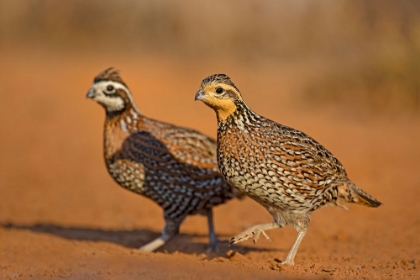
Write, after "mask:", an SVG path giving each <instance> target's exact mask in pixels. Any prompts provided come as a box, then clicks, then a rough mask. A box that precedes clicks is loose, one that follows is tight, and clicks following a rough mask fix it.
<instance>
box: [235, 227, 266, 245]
mask: <svg viewBox="0 0 420 280" xmlns="http://www.w3.org/2000/svg"><path fill="white" fill-rule="evenodd" d="M261 233H262V234H263V235H264V237H265V238H266V239H267V240H268V241H270V242H271V238H270V237H269V236H268V235H267V234H266V233H265V231H264V230H262V229H259V228H258V227H255V228H251V229H249V230H246V231H244V232H241V233H240V234H238V235H235V236H234V237H232V238H231V239H230V241H229V246H230V245H232V244H236V243H239V242H242V241H245V240H247V239H249V238H251V237H253V238H252V241H253V242H254V244H256V243H257V241H258V238H260V234H261Z"/></svg>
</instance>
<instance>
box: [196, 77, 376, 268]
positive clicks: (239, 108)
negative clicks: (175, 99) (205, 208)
mask: <svg viewBox="0 0 420 280" xmlns="http://www.w3.org/2000/svg"><path fill="white" fill-rule="evenodd" d="M195 99H196V100H201V101H203V102H204V103H205V104H206V105H208V106H209V107H211V108H212V109H214V110H215V112H216V116H217V120H218V130H217V156H218V164H219V169H220V171H221V173H222V174H223V176H224V177H225V179H226V180H227V181H228V182H229V183H230V184H231V185H232V186H234V187H236V188H238V189H239V190H240V191H242V192H245V193H246V195H248V196H249V197H251V198H252V199H254V200H255V201H257V202H258V203H260V204H261V205H263V206H264V207H265V208H266V209H267V210H268V212H269V213H270V214H271V215H272V216H273V218H274V222H273V223H268V224H262V225H257V226H254V227H252V228H249V229H247V230H246V231H244V232H243V233H241V234H238V235H236V236H235V237H233V238H232V240H231V243H232V244H234V243H238V242H241V241H243V240H246V239H248V238H250V237H253V239H254V242H256V241H257V239H258V237H259V235H260V234H261V233H262V234H263V235H264V236H265V237H266V238H267V239H269V237H268V236H267V234H266V233H265V232H264V230H269V229H274V228H278V227H284V226H286V225H288V224H289V225H292V226H294V227H295V228H296V230H297V231H298V237H297V239H296V241H295V244H294V245H293V247H292V249H291V250H290V252H289V254H288V256H287V258H286V260H285V261H284V262H283V263H285V264H289V265H293V263H294V257H295V255H296V252H297V249H298V247H299V245H300V242H301V241H302V239H303V237H304V235H305V233H306V230H307V228H308V226H309V223H310V216H309V215H310V214H311V213H312V212H313V211H314V210H316V209H318V208H320V207H322V206H325V205H337V206H342V207H345V204H346V203H347V202H351V203H356V204H361V205H366V206H370V207H378V206H379V205H381V203H380V202H379V201H377V200H376V199H375V198H373V197H372V196H370V195H369V194H367V193H366V192H364V191H362V190H361V189H359V188H358V187H357V186H356V185H355V184H354V183H352V182H351V181H350V179H349V178H348V177H347V173H346V171H345V169H344V167H343V165H342V164H341V163H340V162H339V161H338V160H337V159H336V158H335V157H334V155H333V154H331V153H330V152H329V151H328V150H327V149H325V148H324V147H323V146H322V145H321V144H319V143H318V142H317V141H315V140H314V139H313V138H311V137H310V136H308V135H306V134H305V133H303V132H301V131H299V130H296V129H293V128H290V127H287V126H284V125H281V124H279V123H276V122H274V121H272V120H269V119H267V118H264V117H262V116H260V115H258V114H257V113H255V112H253V111H252V110H251V109H250V108H249V107H248V106H247V105H246V104H245V103H244V101H243V99H242V96H241V93H240V92H239V90H238V88H237V87H236V86H235V85H234V84H233V82H232V81H231V80H230V79H229V77H228V76H226V75H224V74H216V75H213V76H210V77H207V78H206V79H204V80H203V82H202V84H201V87H200V89H199V91H198V92H197V94H196V97H195Z"/></svg>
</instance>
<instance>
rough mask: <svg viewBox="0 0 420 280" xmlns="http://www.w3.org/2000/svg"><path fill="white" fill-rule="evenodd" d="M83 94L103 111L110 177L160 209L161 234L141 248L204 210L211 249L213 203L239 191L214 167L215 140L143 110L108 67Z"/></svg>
mask: <svg viewBox="0 0 420 280" xmlns="http://www.w3.org/2000/svg"><path fill="white" fill-rule="evenodd" d="M87 97H89V98H92V99H94V100H95V101H97V102H98V103H99V104H101V105H102V106H103V107H104V108H105V110H106V120H105V128H104V157H105V162H106V165H107V168H108V171H109V173H110V175H111V176H112V178H114V179H115V181H116V182H118V183H119V184H120V185H121V186H122V187H124V188H126V189H128V190H130V191H133V192H135V193H138V194H141V195H143V196H145V197H147V198H150V199H152V200H153V201H155V202H156V203H157V204H159V205H160V206H161V207H162V208H163V212H164V218H165V227H164V229H163V231H162V236H161V237H159V238H158V239H156V240H154V241H152V242H150V243H148V244H146V245H144V246H142V247H141V248H140V250H141V251H153V250H155V249H157V248H158V247H160V246H162V245H163V244H164V243H165V242H166V241H168V240H169V239H170V238H172V237H173V236H175V235H176V234H177V233H178V232H179V226H180V224H181V223H182V221H183V220H184V219H185V217H186V216H187V215H192V214H196V213H202V214H205V215H207V217H208V222H209V235H210V250H214V249H216V246H217V238H216V236H215V233H214V229H213V218H212V207H214V206H216V205H218V204H221V203H224V202H225V201H227V200H229V199H231V198H232V197H234V196H235V195H237V194H238V193H237V192H236V193H235V191H234V190H232V188H231V187H230V186H229V184H228V183H227V182H226V181H225V180H224V178H223V177H222V175H221V174H220V173H219V172H218V168H217V159H216V141H215V140H214V139H212V138H210V137H208V136H206V135H204V134H202V133H200V132H198V131H196V130H193V129H189V128H184V127H179V126H175V125H172V124H168V123H164V122H160V121H157V120H153V119H150V118H147V117H146V116H144V115H143V114H141V113H140V111H139V110H138V109H137V107H136V106H135V104H134V102H133V99H132V96H131V93H130V91H129V89H128V87H127V85H126V84H125V83H124V81H123V80H122V78H121V77H120V76H119V74H118V73H117V72H116V71H115V70H113V69H112V68H110V69H107V70H105V71H103V72H101V73H100V74H99V75H98V76H96V77H95V79H94V83H93V85H92V87H91V89H90V90H89V92H88V94H87Z"/></svg>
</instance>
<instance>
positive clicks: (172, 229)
mask: <svg viewBox="0 0 420 280" xmlns="http://www.w3.org/2000/svg"><path fill="white" fill-rule="evenodd" d="M179 225H180V222H174V221H172V220H169V219H165V227H164V228H163V230H162V235H161V236H160V237H158V238H156V239H155V240H153V241H151V242H149V243H147V244H146V245H143V246H141V247H140V248H139V252H153V251H155V250H156V249H158V248H159V247H161V246H163V245H164V244H165V243H166V242H167V241H169V240H170V239H172V237H174V236H175V235H177V234H178V233H179Z"/></svg>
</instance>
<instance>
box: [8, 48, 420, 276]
mask: <svg viewBox="0 0 420 280" xmlns="http://www.w3.org/2000/svg"><path fill="white" fill-rule="evenodd" d="M0 58H1V61H2V63H1V64H0V76H1V77H2V83H1V91H2V93H1V96H2V100H3V101H2V104H3V105H2V109H1V110H0V131H1V137H0V155H1V157H0V170H1V171H0V172H1V174H0V201H1V202H0V279H29V278H35V279H51V278H52V279H58V278H67V279H221V278H224V279H302V278H305V277H307V278H317V279H355V278H359V279H388V278H389V279H391V278H393V279H397V278H398V279H416V278H417V277H418V270H417V267H418V262H419V261H420V258H419V257H420V238H419V236H418V234H419V230H420V215H419V213H420V203H418V199H419V197H420V196H419V195H420V193H419V190H420V176H419V172H420V164H419V160H420V149H419V143H420V120H419V119H418V118H415V117H408V116H406V117H384V116H382V117H373V116H369V115H366V114H358V113H353V114H348V113H347V111H340V110H338V109H334V110H325V111H321V110H319V109H318V110H308V109H307V108H306V107H305V106H297V105H296V104H298V103H299V99H294V98H291V97H289V96H290V95H291V93H292V92H294V91H297V90H298V89H299V83H300V82H301V81H302V79H303V77H304V75H300V74H301V72H299V71H300V70H298V69H288V68H287V67H285V66H283V69H280V70H276V71H273V69H271V68H269V67H268V68H267V69H265V70H264V68H263V67H260V68H258V69H257V70H255V71H252V70H249V69H248V70H247V68H246V69H240V68H239V67H236V68H235V66H234V64H233V63H229V62H224V63H225V64H219V65H217V67H219V68H216V66H212V64H211V63H203V64H200V63H194V62H191V63H185V62H183V63H181V62H180V61H176V60H173V61H165V60H164V59H163V58H150V57H149V58H145V57H128V56H127V57H115V56H112V55H99V54H96V55H95V54H89V55H88V54H85V55H83V56H81V55H78V56H77V55H70V54H63V53H54V52H51V53H49V54H46V53H45V52H37V51H31V52H29V51H26V52H21V51H18V50H13V51H3V52H2V53H1V54H0ZM200 65H201V66H202V67H203V69H200V67H201V66H200ZM108 66H116V67H119V69H121V70H122V72H121V73H122V76H123V78H124V79H125V80H126V82H127V83H128V85H129V87H130V88H131V89H132V91H133V93H134V98H135V100H136V102H137V104H138V107H139V108H140V110H142V111H143V112H144V113H145V114H146V115H148V116H152V117H155V118H158V119H161V120H165V121H170V122H172V123H176V124H180V125H184V126H189V127H194V128H197V129H199V130H201V131H203V132H205V133H207V134H209V135H212V136H214V135H215V130H216V124H215V116H214V113H213V112H212V111H211V110H210V109H208V108H207V107H205V106H204V105H203V104H201V103H194V101H193V97H194V93H195V91H196V90H197V88H198V86H199V83H200V81H201V79H203V78H204V77H206V76H207V75H209V74H213V73H214V72H220V71H223V72H226V73H228V74H230V76H232V78H233V80H234V81H235V83H236V84H237V85H238V87H239V88H240V89H242V93H243V95H244V98H245V100H246V101H247V103H248V104H249V105H250V106H251V107H252V108H254V109H255V110H256V111H257V112H259V113H261V114H263V115H265V116H267V117H270V118H272V119H274V120H277V121H278V122H281V123H284V124H287V125H290V126H293V127H296V128H298V129H301V130H303V131H305V132H307V133H308V134H310V135H311V136H313V137H314V138H315V139H317V140H318V141H320V142H321V143H322V144H324V145H325V146H326V147H327V148H328V149H329V150H330V151H332V152H333V153H334V154H335V155H336V156H337V157H338V158H339V159H340V161H341V162H342V163H343V164H344V165H345V166H346V169H347V171H348V173H349V174H350V177H351V178H352V179H353V181H355V182H356V183H357V184H358V185H359V186H360V187H362V188H363V189H364V190H365V191H367V192H369V193H371V194H372V195H374V196H375V197H376V198H378V199H379V200H380V201H382V202H383V203H384V204H383V206H381V207H380V208H378V209H369V208H365V207H361V206H353V205H350V207H349V208H350V210H349V211H345V210H343V209H340V208H324V209H322V210H319V211H316V212H315V213H314V214H313V215H312V224H311V226H310V229H309V231H308V234H307V236H306V237H305V239H304V240H303V242H302V245H301V247H300V250H299V252H298V254H297V257H296V259H295V263H296V264H295V266H294V267H284V266H281V265H279V263H278V262H279V260H282V259H284V258H285V256H286V254H287V252H288V250H289V249H290V247H291V245H292V243H293V241H294V239H295V238H296V232H295V230H294V229H293V228H285V229H279V230H274V231H271V232H269V235H270V236H271V238H272V242H271V243H270V242H268V241H266V240H265V239H264V238H261V239H260V240H259V242H258V243H257V244H256V245H254V244H253V243H252V241H246V242H243V243H241V244H239V246H233V247H231V248H229V247H228V245H227V240H228V239H229V238H230V237H231V236H233V235H235V234H237V233H239V232H240V231H242V230H244V229H245V228H247V227H249V226H251V225H254V224H257V223H263V222H270V221H271V217H270V215H269V214H268V213H266V211H265V210H264V209H263V208H262V207H261V206H259V205H258V204H256V203H255V202H253V201H251V200H250V199H244V200H243V201H231V202H229V203H227V204H225V205H223V206H220V207H217V208H216V209H215V225H216V231H217V233H218V235H219V237H220V238H221V240H222V244H221V247H220V252H219V253H218V254H215V255H209V256H207V255H205V254H204V251H205V249H206V244H207V242H208V239H207V226H206V220H205V218H204V217H201V216H194V217H191V218H188V219H187V221H186V222H185V223H184V224H183V226H182V227H181V234H180V235H179V236H178V237H176V238H175V239H174V240H172V241H171V242H170V243H169V244H167V245H166V246H164V247H163V248H162V249H161V250H159V251H158V252H156V253H147V254H140V253H138V252H137V251H136V248H137V247H139V246H140V245H142V244H145V243H146V242H147V241H149V240H151V239H152V238H154V237H156V236H158V234H159V232H160V230H161V228H162V225H163V220H162V217H161V211H160V209H159V208H158V207H157V206H156V205H154V204H153V203H152V202H150V201H148V200H146V199H145V198H142V197H139V196H137V195H135V194H132V193H130V192H128V191H126V190H124V189H122V188H120V187H118V186H117V185H116V184H115V183H114V182H113V181H112V180H111V178H110V177H109V176H108V174H107V172H106V170H105V167H104V163H103V159H102V122H103V117H104V112H103V111H102V108H100V107H99V106H98V105H97V104H94V103H93V102H92V101H89V100H86V99H85V97H84V95H85V93H86V91H87V89H88V88H89V86H90V84H91V81H92V79H93V76H94V75H96V74H97V73H98V72H99V71H101V70H103V69H104V68H106V67H108ZM255 73H258V76H253V75H255ZM278 77H281V78H278ZM261 88H263V89H264V90H266V93H265V92H264V91H261ZM270 92H271V93H272V94H270ZM229 250H232V251H231V252H228V251H229Z"/></svg>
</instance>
